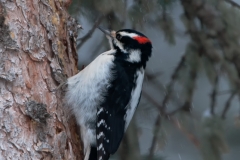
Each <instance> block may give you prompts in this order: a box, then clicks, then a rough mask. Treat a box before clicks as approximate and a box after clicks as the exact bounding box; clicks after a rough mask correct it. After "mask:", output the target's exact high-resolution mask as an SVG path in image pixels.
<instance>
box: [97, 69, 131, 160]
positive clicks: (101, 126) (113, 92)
mask: <svg viewBox="0 0 240 160" xmlns="http://www.w3.org/2000/svg"><path fill="white" fill-rule="evenodd" d="M116 70H117V72H116V73H115V78H114V79H113V80H112V82H111V84H112V85H111V86H110V87H109V88H108V90H107V92H106V95H105V97H104V99H105V101H104V102H103V103H102V104H101V105H100V106H99V107H98V109H97V123H96V125H97V126H96V136H97V152H98V160H100V159H102V160H107V159H108V157H109V154H113V153H115V152H116V151H117V149H118V147H119V145H120V142H121V140H122V138H123V135H124V132H125V114H126V109H127V105H128V103H129V101H130V98H131V91H132V88H133V87H135V83H134V74H132V75H130V74H127V73H126V72H125V71H124V70H123V68H121V67H118V68H117V69H116Z"/></svg>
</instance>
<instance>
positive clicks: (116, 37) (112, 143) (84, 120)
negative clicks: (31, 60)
mask: <svg viewBox="0 0 240 160" xmlns="http://www.w3.org/2000/svg"><path fill="white" fill-rule="evenodd" d="M109 39H110V45H111V50H109V51H107V52H104V53H102V54H100V55H99V56H98V57H97V58H96V59H95V60H94V61H92V62H91V63H90V64H89V65H88V66H87V67H86V68H84V69H83V70H82V71H81V72H79V73H78V74H77V75H75V76H73V77H71V78H69V79H68V80H67V86H68V87H67V93H66V101H67V103H68V105H69V107H71V108H72V110H73V113H74V115H75V117H76V119H77V122H78V124H79V125H80V127H81V137H82V140H83V144H84V154H85V158H84V160H90V159H94V160H96V159H97V160H108V159H109V156H110V154H113V153H115V152H116V151H117V149H118V147H119V145H120V142H121V140H122V138H123V135H124V133H125V131H126V129H127V127H128V125H129V123H130V120H131V119H132V116H133V114H134V112H135V110H136V108H137V105H138V103H139V100H140V97H141V90H142V83H143V79H144V70H145V67H146V63H147V61H148V59H149V57H150V56H151V51H152V45H151V42H150V40H149V39H148V38H147V37H146V36H145V35H143V34H142V33H139V32H137V31H134V30H130V29H123V30H119V31H117V32H115V31H112V32H111V35H110V36H109ZM90 150H91V154H90ZM94 153H95V154H94ZM89 155H90V157H89Z"/></svg>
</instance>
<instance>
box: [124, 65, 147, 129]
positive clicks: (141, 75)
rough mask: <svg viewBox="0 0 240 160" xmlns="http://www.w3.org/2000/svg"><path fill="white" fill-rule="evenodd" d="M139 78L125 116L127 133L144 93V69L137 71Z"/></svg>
mask: <svg viewBox="0 0 240 160" xmlns="http://www.w3.org/2000/svg"><path fill="white" fill-rule="evenodd" d="M136 76H137V80H136V85H137V86H136V88H135V89H134V90H132V93H131V99H130V101H129V104H128V107H127V112H126V115H125V121H126V124H125V131H126V129H127V127H128V125H129V123H130V121H131V119H132V117H133V114H134V112H135V110H136V108H137V105H138V101H139V98H140V95H141V91H142V83H143V79H144V69H143V68H141V69H140V70H138V71H137V73H136Z"/></svg>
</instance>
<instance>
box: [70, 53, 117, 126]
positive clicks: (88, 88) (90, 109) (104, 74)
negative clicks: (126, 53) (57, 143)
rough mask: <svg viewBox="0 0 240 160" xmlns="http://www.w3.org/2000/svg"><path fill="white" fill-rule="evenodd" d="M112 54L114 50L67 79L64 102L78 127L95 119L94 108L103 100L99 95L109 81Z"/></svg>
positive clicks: (95, 110)
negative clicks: (69, 108)
mask: <svg viewBox="0 0 240 160" xmlns="http://www.w3.org/2000/svg"><path fill="white" fill-rule="evenodd" d="M114 53H115V50H110V51H107V52H104V53H102V54H101V55H99V56H98V57H97V58H96V59H95V60H94V61H92V62H91V63H90V64H89V65H88V66H87V67H86V68H84V70H82V71H81V72H79V73H78V74H77V75H75V76H73V77H71V78H69V79H68V83H67V84H68V91H67V93H66V101H67V103H68V106H69V107H71V109H72V110H73V113H74V115H75V116H76V119H77V121H78V123H79V124H80V125H83V124H85V122H86V121H88V120H89V119H92V118H93V117H96V116H95V115H96V112H97V108H96V106H97V104H99V101H101V100H102V98H103V97H102V95H100V94H101V93H103V92H104V89H106V86H108V85H109V81H110V80H111V68H112V65H113V60H114V56H113V54H114Z"/></svg>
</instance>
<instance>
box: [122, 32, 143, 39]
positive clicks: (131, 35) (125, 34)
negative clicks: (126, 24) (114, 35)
mask: <svg viewBox="0 0 240 160" xmlns="http://www.w3.org/2000/svg"><path fill="white" fill-rule="evenodd" d="M118 33H119V34H120V35H121V36H128V37H131V38H133V37H137V36H139V35H137V34H136V33H128V32H124V31H123V32H118Z"/></svg>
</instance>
